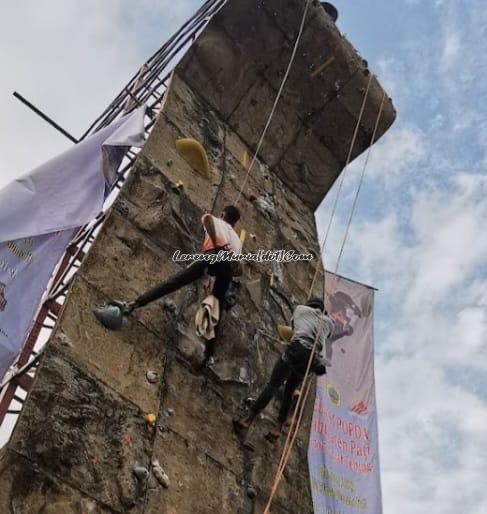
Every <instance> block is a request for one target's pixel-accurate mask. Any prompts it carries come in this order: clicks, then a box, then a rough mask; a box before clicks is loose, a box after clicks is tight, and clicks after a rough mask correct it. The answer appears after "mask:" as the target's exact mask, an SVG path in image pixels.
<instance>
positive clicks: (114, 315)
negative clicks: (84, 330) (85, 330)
mask: <svg viewBox="0 0 487 514" xmlns="http://www.w3.org/2000/svg"><path fill="white" fill-rule="evenodd" d="M93 313H94V315H95V316H96V319H97V320H98V321H99V322H100V323H101V324H102V325H103V326H104V327H105V328H108V329H110V330H118V329H120V328H121V327H122V323H123V316H124V313H123V310H122V309H121V308H120V307H119V306H118V305H102V306H101V307H96V308H95V309H93Z"/></svg>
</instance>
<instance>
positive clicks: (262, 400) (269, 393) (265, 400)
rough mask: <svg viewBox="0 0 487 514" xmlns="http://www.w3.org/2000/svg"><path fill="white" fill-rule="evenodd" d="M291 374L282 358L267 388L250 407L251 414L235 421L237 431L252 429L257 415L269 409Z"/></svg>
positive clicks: (277, 363)
mask: <svg viewBox="0 0 487 514" xmlns="http://www.w3.org/2000/svg"><path fill="white" fill-rule="evenodd" d="M291 372H292V370H291V368H290V367H289V365H288V363H287V362H286V361H285V359H284V356H281V357H280V358H279V360H278V361H277V362H276V364H275V366H274V369H273V371H272V375H271V378H270V380H269V382H268V383H267V385H266V387H265V388H264V390H263V391H262V392H261V393H260V395H259V397H258V398H257V400H256V401H255V403H254V404H253V405H252V406H251V407H250V412H249V414H248V415H247V416H243V417H241V418H239V419H238V420H236V421H235V423H234V424H235V428H236V429H237V430H244V429H247V428H249V427H250V425H251V424H252V422H253V421H254V419H255V417H256V416H257V414H259V413H260V412H261V411H262V410H264V409H265V407H267V405H268V404H269V402H270V401H271V400H272V398H273V396H274V395H275V394H276V392H277V390H278V389H279V387H280V386H281V385H282V384H283V383H284V381H285V380H286V379H287V378H288V377H289V375H290V374H291Z"/></svg>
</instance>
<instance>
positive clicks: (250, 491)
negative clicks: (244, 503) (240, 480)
mask: <svg viewBox="0 0 487 514" xmlns="http://www.w3.org/2000/svg"><path fill="white" fill-rule="evenodd" d="M257 494H258V493H257V489H256V488H255V487H254V486H253V485H249V486H248V487H247V496H248V497H249V498H250V499H251V500H255V498H257Z"/></svg>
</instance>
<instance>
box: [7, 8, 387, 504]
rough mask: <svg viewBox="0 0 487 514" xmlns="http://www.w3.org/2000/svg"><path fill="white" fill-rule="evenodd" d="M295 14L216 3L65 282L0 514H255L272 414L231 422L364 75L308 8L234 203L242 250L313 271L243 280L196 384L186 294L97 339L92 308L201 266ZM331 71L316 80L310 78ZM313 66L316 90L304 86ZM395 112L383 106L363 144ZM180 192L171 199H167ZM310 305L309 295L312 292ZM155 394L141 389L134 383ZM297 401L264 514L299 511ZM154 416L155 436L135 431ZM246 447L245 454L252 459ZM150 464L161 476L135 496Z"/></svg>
mask: <svg viewBox="0 0 487 514" xmlns="http://www.w3.org/2000/svg"><path fill="white" fill-rule="evenodd" d="M303 7H304V1H303V0H272V1H271V0H268V1H265V2H263V1H261V2H258V1H255V2H241V1H239V0H231V1H229V2H228V3H227V5H226V6H225V7H224V9H223V10H222V11H221V12H220V13H219V14H218V15H217V16H216V17H214V18H213V20H212V21H211V22H210V24H209V25H208V27H207V28H206V30H205V32H204V33H203V34H202V35H201V36H200V37H199V39H198V40H197V41H196V42H195V44H194V45H193V47H192V48H191V50H190V51H189V52H188V54H187V55H186V56H185V57H184V58H183V60H182V61H181V63H180V64H179V65H178V66H177V68H176V70H175V72H174V74H173V76H172V79H171V83H170V88H169V91H168V93H167V96H166V101H165V104H164V107H163V109H162V112H161V113H160V115H159V117H158V119H157V122H156V124H155V126H154V128H153V130H152V132H151V134H150V137H149V139H148V141H147V143H146V144H145V147H144V148H143V150H142V151H141V153H140V154H139V157H138V159H137V161H136V164H135V166H134V169H133V171H132V173H131V175H130V177H129V179H128V180H127V182H126V184H125V185H124V188H123V190H122V192H121V194H120V196H119V198H118V200H117V202H116V203H115V205H114V207H113V210H112V212H111V214H110V216H109V217H108V219H107V221H106V223H105V224H104V226H103V229H102V231H101V233H100V235H99V236H98V238H97V240H96V242H95V244H94V245H93V247H92V248H91V250H90V252H89V254H88V256H87V258H86V259H85V261H84V263H83V265H82V266H81V268H80V270H79V273H78V275H77V277H76V280H75V281H74V283H73V285H72V287H71V290H70V293H69V296H68V299H67V301H66V303H65V305H64V309H63V312H62V315H61V318H60V321H59V323H58V326H57V328H56V330H55V331H54V333H53V336H52V338H51V340H50V342H49V343H48V347H47V351H46V354H45V356H44V357H43V360H42V364H41V367H40V369H39V371H38V373H37V377H36V380H35V384H34V387H33V389H32V391H31V393H30V395H29V398H28V401H27V402H26V405H25V408H24V410H23V413H22V415H21V418H20V420H19V422H18V424H17V427H16V429H15V433H14V435H13V438H12V440H11V442H10V443H9V445H8V446H7V448H6V449H5V451H4V452H3V454H2V455H0V491H1V494H0V513H2V514H3V513H12V514H31V513H36V514H37V513H39V514H40V513H43V514H69V513H78V514H94V513H124V512H134V513H142V512H144V513H149V514H159V513H162V514H165V513H167V514H187V513H194V514H199V513H201V514H205V513H228V514H244V513H245V514H246V513H249V514H250V513H260V512H262V510H263V506H264V505H265V502H266V499H267V496H268V494H269V490H270V487H271V484H272V480H273V477H274V473H275V470H276V466H277V462H278V460H279V456H280V450H281V444H282V443H278V444H277V445H271V444H269V443H268V442H267V441H265V440H264V437H263V436H264V434H265V433H266V432H267V431H268V430H269V429H270V428H271V426H272V419H273V418H274V417H275V415H276V412H277V410H276V406H277V403H276V404H272V405H271V406H270V407H269V408H268V409H267V410H266V411H265V413H264V416H263V417H262V418H261V419H259V420H258V422H257V423H256V424H255V426H254V427H253V428H252V429H251V431H250V433H249V435H248V443H249V444H246V445H243V444H242V441H240V440H239V439H238V438H237V437H236V436H235V435H234V433H233V430H232V424H231V419H232V416H233V414H234V413H235V411H236V410H237V409H238V407H239V405H241V403H242V401H243V400H244V399H245V398H247V397H248V396H249V395H255V393H256V392H258V391H259V390H260V389H261V388H262V386H263V385H264V383H265V380H266V378H267V377H268V376H269V374H270V371H271V369H272V366H273V364H274V362H275V361H276V359H277V358H278V356H279V355H280V354H281V353H282V351H283V349H284V346H283V344H282V343H281V342H280V341H279V340H278V337H277V332H276V326H277V325H278V324H285V323H287V322H288V321H289V318H290V315H291V311H292V307H293V305H295V303H296V302H298V301H303V300H304V299H305V298H306V294H307V290H308V288H309V285H310V283H311V279H312V276H313V273H314V271H315V266H317V265H318V259H317V258H316V257H317V256H318V253H319V248H318V243H317V234H316V227H315V221H314V213H313V212H314V209H315V208H316V207H317V206H318V205H319V203H320V201H321V199H322V198H323V197H324V195H325V194H326V192H327V191H328V190H329V188H330V187H331V185H332V184H333V182H334V180H335V179H336V178H337V176H338V175H339V173H340V171H341V170H342V169H343V166H344V164H345V162H346V157H347V153H348V149H349V145H350V138H351V135H352V133H353V130H354V128H355V124H356V121H357V118H358V112H359V110H360V105H361V101H362V98H363V95H364V91H365V88H366V86H367V84H368V83H369V78H370V75H369V72H368V70H367V69H366V63H364V61H363V60H362V58H361V57H360V56H359V55H358V54H357V53H356V51H355V50H354V49H353V47H351V45H350V44H349V43H348V42H347V41H346V40H345V39H344V38H343V37H342V36H341V34H340V33H339V32H338V30H337V29H336V27H335V25H334V24H333V23H332V22H331V20H330V19H329V18H328V17H327V15H326V14H325V13H324V11H323V9H322V8H321V7H320V5H319V3H317V2H312V5H311V8H310V12H309V14H308V21H307V24H306V29H305V31H304V33H303V38H302V42H301V44H300V47H299V51H298V53H297V58H296V62H295V64H294V66H293V68H292V71H291V74H290V76H289V80H288V83H287V85H286V87H285V89H284V94H283V97H282V99H281V101H280V103H279V105H278V109H277V111H276V114H275V116H274V118H273V121H272V123H271V125H270V130H269V133H268V135H267V137H266V139H265V142H264V145H263V147H262V152H261V154H260V158H259V160H258V162H257V164H256V166H255V167H254V169H253V171H252V173H251V175H250V177H249V180H248V183H247V187H246V188H245V190H244V194H243V196H242V198H241V200H240V203H239V207H240V209H241V211H242V221H241V223H240V224H239V225H237V230H240V229H242V228H244V229H245V230H246V232H247V238H246V241H245V248H244V249H245V251H248V252H256V251H257V250H280V249H285V250H294V251H296V252H297V253H310V252H311V253H312V254H313V255H314V256H315V259H314V260H313V261H312V262H311V263H306V262H300V263H287V264H284V263H282V264H277V263H272V262H263V263H250V262H249V263H246V264H245V266H244V276H243V277H242V282H243V288H242V294H241V298H240V301H239V303H238V305H237V306H236V307H234V308H233V310H232V311H230V313H229V314H228V315H226V316H225V318H224V320H223V325H222V330H221V335H220V338H219V342H218V347H217V353H216V359H217V360H216V364H215V367H214V372H213V373H208V372H207V373H202V372H201V370H200V367H199V366H200V364H201V361H202V358H203V345H202V343H201V342H200V341H199V340H198V338H197V337H196V335H195V330H194V314H195V310H196V308H197V305H198V302H199V300H200V299H201V298H202V296H203V288H202V286H201V284H199V285H198V284H195V285H192V286H189V287H187V288H185V289H183V290H181V291H179V292H178V293H175V294H174V295H171V297H170V301H166V302H162V301H160V302H156V303H154V304H152V305H150V306H148V307H147V308H145V309H142V310H139V311H137V312H136V313H135V315H134V316H133V317H131V318H130V319H129V320H128V322H127V323H126V325H125V326H124V327H123V329H122V330H121V331H118V332H111V331H108V330H106V329H105V328H103V327H102V326H101V325H100V324H99V323H98V322H97V321H96V319H95V317H94V316H93V313H92V309H93V307H94V306H95V305H98V304H101V303H103V302H104V301H106V300H108V299H110V298H120V299H130V298H133V297H135V296H136V295H138V294H140V293H142V292H143V291H144V290H146V289H147V288H148V287H149V286H151V285H153V284H154V283H155V282H157V281H159V280H162V279H164V278H166V277H168V276H169V275H170V274H172V273H174V272H175V271H177V270H178V269H180V267H181V266H182V264H178V263H176V262H173V261H172V256H173V253H174V252H175V251H176V250H181V252H185V253H193V252H197V251H198V250H199V246H200V241H201V236H202V229H201V224H200V218H201V216H202V214H203V213H204V212H207V211H211V212H214V213H215V214H217V215H219V213H220V212H221V210H222V208H223V207H224V206H225V205H227V204H231V203H233V202H234V201H235V198H236V196H237V194H238V192H239V190H240V188H241V186H242V184H243V181H244V179H245V174H246V166H248V163H249V162H250V159H251V157H252V155H253V151H254V150H255V147H256V144H257V141H258V139H259V137H260V134H261V133H262V130H263V128H264V124H265V122H266V119H267V118H266V117H267V115H268V113H269V112H270V109H271V106H272V103H273V101H274V98H275V95H276V90H277V88H278V87H279V85H280V81H281V80H282V77H283V74H284V71H285V68H286V66H287V63H288V62H289V58H290V54H291V49H292V45H293V44H294V42H295V39H296V35H297V29H298V22H299V19H300V17H301V15H302V11H303ZM326 62H330V64H329V65H327V66H324V67H323V63H326ZM318 67H323V71H321V72H320V73H314V71H315V70H317V69H318ZM381 98H382V89H381V88H380V85H379V84H378V83H377V81H376V80H375V78H374V79H372V80H370V92H369V99H368V103H367V107H366V109H365V113H364V118H363V120H362V123H361V125H360V128H359V131H358V137H357V145H356V147H355V149H354V151H353V156H354V157H355V156H356V155H358V154H359V153H361V152H362V151H363V150H364V149H365V148H367V146H368V145H369V143H370V137H371V133H372V128H373V125H374V122H375V118H376V115H377V111H378V108H379V103H380V100H381ZM394 116H395V113H394V109H393V107H392V104H391V102H390V100H389V99H388V98H387V100H386V102H385V107H384V114H383V116H382V119H381V122H380V124H379V131H378V135H379V136H380V135H382V134H383V133H384V132H385V131H386V130H387V128H388V127H389V126H390V124H391V123H392V121H393V119H394ZM186 137H191V138H195V139H196V140H198V141H200V142H201V143H202V144H203V146H204V147H205V148H206V150H207V152H208V155H209V160H210V165H211V167H212V169H213V173H212V176H211V177H210V178H204V177H202V176H201V175H199V174H198V173H197V172H196V171H195V170H194V169H192V168H191V166H190V165H189V164H188V163H187V162H186V161H185V160H184V159H183V158H182V157H181V156H180V155H179V154H178V152H177V151H176V147H175V142H176V140H177V139H179V138H186ZM178 183H182V188H181V187H177V184H178ZM315 292H316V293H318V294H319V293H320V286H319V285H318V287H317V288H316V290H315ZM148 371H152V372H153V373H154V374H155V375H154V376H155V379H154V380H151V381H149V380H148V379H147V372H148ZM311 404H312V401H309V402H308V405H307V411H306V413H305V416H304V422H303V426H302V428H301V430H300V433H299V436H298V438H297V441H296V444H295V448H294V450H293V453H292V456H291V459H290V461H289V464H288V467H287V469H286V471H285V473H284V478H283V482H282V484H281V487H280V489H279V492H278V494H277V496H276V500H275V502H274V505H273V509H272V512H273V513H276V514H280V513H282V514H308V513H310V512H312V506H311V498H310V492H309V484H308V473H307V461H306V452H307V437H308V429H309V423H310V420H311V408H312V405H311ZM147 413H154V414H156V416H157V421H156V424H155V426H153V427H151V426H149V425H148V424H147V423H146V421H145V420H144V416H145V415H146V414H147ZM251 447H253V449H251ZM154 459H157V460H158V461H159V462H160V464H161V466H162V467H163V468H164V470H165V471H166V473H167V475H168V476H169V479H170V485H169V487H168V488H164V487H162V486H161V485H160V484H159V483H158V482H157V480H156V478H155V477H154V475H153V474H151V475H150V477H149V479H148V481H147V483H146V484H144V483H143V481H140V480H137V479H136V477H135V476H134V473H133V470H134V468H136V467H138V466H139V467H145V468H149V467H150V465H151V462H152V461H153V460H154Z"/></svg>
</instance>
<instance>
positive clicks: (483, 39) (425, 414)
mask: <svg viewBox="0 0 487 514" xmlns="http://www.w3.org/2000/svg"><path fill="white" fill-rule="evenodd" d="M199 3H200V2H194V1H191V2H190V1H185V0H179V1H178V2H169V1H167V0H139V1H138V2H137V9H135V8H134V4H133V3H132V2H128V1H127V0H118V1H117V0H105V1H104V2H98V1H96V0H84V1H83V2H81V1H79V0H78V1H76V0H62V1H61V0H52V1H50V2H49V4H45V3H43V4H42V5H41V3H40V2H34V1H33V0H27V1H25V2H22V3H21V4H20V3H18V5H17V4H14V3H10V4H9V5H8V6H5V7H4V8H3V9H2V11H3V16H2V20H1V22H0V23H2V25H3V26H2V27H1V30H0V47H1V48H2V53H1V55H0V66H1V69H2V70H3V73H2V78H1V79H0V106H1V109H2V117H1V119H0V133H1V134H2V137H1V138H0V187H1V186H2V185H4V184H6V183H7V182H8V181H10V180H11V179H12V178H14V177H17V176H18V175H20V174H21V173H23V172H24V171H26V170H28V169H29V168H33V167H34V166H36V165H37V164H39V163H40V162H42V161H44V160H46V159H48V158H49V157H51V156H52V155H53V154H55V153H58V152H59V151H61V150H63V149H65V148H67V147H68V146H69V142H67V141H66V140H65V139H64V138H63V137H62V136H59V135H58V134H57V133H56V132H55V131H53V130H51V129H50V128H49V127H48V126H47V125H46V124H45V123H44V122H42V121H40V120H38V119H37V118H36V117H34V116H33V115H32V114H31V113H30V112H28V111H27V110H26V109H25V108H24V107H23V106H21V105H20V104H19V103H18V102H17V101H15V100H13V99H12V97H11V93H12V91H13V90H15V89H17V90H18V91H19V92H21V93H22V94H24V95H25V96H27V97H28V98H29V99H30V100H31V101H33V102H34V103H35V104H37V105H38V106H39V107H41V108H42V109H44V110H45V111H46V112H47V113H49V114H50V115H52V116H53V117H54V118H55V119H56V120H57V121H58V122H59V123H60V124H61V125H63V126H64V127H65V128H66V129H67V130H69V131H71V132H72V133H73V134H74V135H80V134H81V133H82V132H83V130H84V129H85V128H86V127H87V126H88V125H89V124H90V122H91V121H92V120H93V119H94V118H95V117H96V115H97V114H98V113H99V112H100V111H101V110H103V108H104V107H105V106H106V105H107V104H108V103H109V102H110V101H111V99H112V98H113V97H114V96H115V94H117V93H118V91H119V90H120V88H121V87H122V86H123V85H124V84H125V82H126V81H127V79H128V78H129V77H130V76H132V74H133V73H134V72H135V71H136V70H137V68H138V67H139V66H140V65H141V63H142V62H143V61H144V60H145V59H146V58H147V57H148V56H149V55H150V54H151V53H152V52H153V51H154V50H155V49H156V48H157V47H159V46H160V44H161V43H162V42H163V41H164V40H165V39H166V38H167V37H168V36H169V35H170V33H171V32H172V31H174V30H175V29H176V27H177V26H178V25H179V24H180V23H182V22H183V21H184V19H185V18H186V17H187V16H188V15H189V14H190V13H191V12H192V11H193V10H194V9H195V7H196V6H197V5H199ZM335 5H336V6H337V7H338V9H339V11H340V18H339V22H338V26H339V28H340V29H341V30H342V32H344V33H345V34H346V35H347V37H348V38H349V39H350V41H351V42H352V43H353V44H354V46H355V47H356V48H357V49H358V50H359V51H360V53H361V54H362V55H363V57H364V58H366V59H367V60H368V62H369V64H370V66H371V69H372V70H373V71H374V72H376V74H377V75H378V76H379V79H380V80H381V81H382V83H383V84H384V86H385V87H386V89H387V91H388V92H389V93H390V94H391V96H392V98H393V100H394V103H395V105H396V108H397V111H398V119H397V121H396V123H395V125H394V126H393V128H392V129H391V131H390V132H389V133H388V134H387V135H386V136H385V137H384V138H383V140H381V141H380V142H379V143H378V144H377V145H376V147H375V148H374V149H373V152H372V154H371V159H370V162H369V166H368V168H367V174H366V178H365V185H364V188H363V190H362V194H361V197H360V201H359V206H358V211H357V213H356V217H355V219H354V222H353V225H352V230H351V234H350V237H349V240H348V241H347V246H346V249H345V256H344V259H343V262H342V264H341V267H340V270H339V271H340V272H342V273H343V274H346V275H348V276H350V277H351V278H354V279H356V280H359V281H364V282H366V283H370V284H373V285H375V286H376V287H378V288H379V292H378V293H377V297H376V377H377V397H378V405H379V423H380V424H379V431H380V447H381V461H382V484H383V496H384V512H385V513H387V514H389V513H394V514H431V513H435V514H436V513H438V514H458V513H462V514H485V513H486V512H487V490H486V489H485V486H484V482H485V477H487V459H486V458H485V455H487V428H486V427H487V358H486V346H487V344H486V343H487V310H486V308H487V273H486V264H485V263H486V258H487V237H486V236H485V219H486V218H487V176H486V171H485V170H486V169H487V150H486V149H487V115H486V114H487V108H486V104H487V85H486V84H487V58H486V54H487V6H486V4H485V0H468V1H462V0H389V1H386V0H380V1H379V0H369V1H365V0H355V1H353V2H351V1H349V2H346V1H344V0H336V1H335ZM362 162H363V161H362V160H360V159H359V160H358V161H357V162H355V163H353V165H352V166H350V168H349V170H348V171H347V176H346V178H345V185H344V190H343V194H342V197H341V200H340V206H339V209H338V217H337V219H336V223H335V224H334V225H333V229H332V233H331V236H330V240H329V244H328V248H327V251H326V264H327V266H328V267H329V268H331V269H333V268H334V262H335V252H336V249H337V248H338V247H339V245H340V243H341V238H342V237H343V232H344V227H345V223H346V219H347V216H348V213H349V209H350V205H351V201H352V199H353V194H354V193H355V188H356V181H357V178H358V175H359V173H360V171H361V165H362ZM332 198H333V193H332V194H331V195H330V198H327V199H326V200H325V201H324V202H323V204H322V206H321V207H320V209H319V210H318V212H317V220H318V227H319V229H320V231H321V232H323V231H324V229H325V228H326V224H327V222H328V219H329V218H328V217H329V213H330V204H331V202H330V200H331V199H332Z"/></svg>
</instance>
